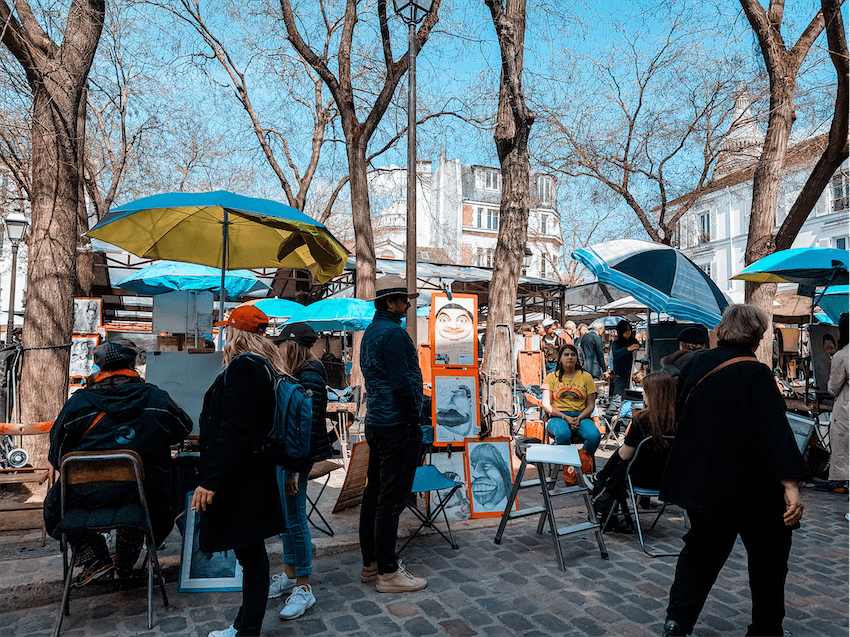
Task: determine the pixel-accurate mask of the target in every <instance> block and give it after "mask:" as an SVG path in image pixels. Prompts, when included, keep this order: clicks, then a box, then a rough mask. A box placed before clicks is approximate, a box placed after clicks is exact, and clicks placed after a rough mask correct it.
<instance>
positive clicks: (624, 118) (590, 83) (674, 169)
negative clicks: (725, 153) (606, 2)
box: [534, 14, 740, 245]
mask: <svg viewBox="0 0 850 637" xmlns="http://www.w3.org/2000/svg"><path fill="white" fill-rule="evenodd" d="M652 37H655V36H652ZM701 37H707V34H706V33H705V32H703V31H700V30H698V29H697V28H696V27H695V26H694V24H693V21H692V20H690V19H689V18H688V16H686V15H684V14H680V15H678V16H674V18H673V19H672V21H671V22H670V24H669V26H668V28H667V29H666V32H665V33H664V34H662V36H660V40H659V41H658V42H657V43H653V41H652V40H649V36H647V35H646V34H644V33H643V32H642V31H640V30H636V32H635V33H632V34H629V35H623V39H622V41H621V42H619V43H618V45H617V46H616V47H613V49H614V50H612V52H611V53H610V54H607V55H598V54H596V53H595V54H594V55H593V56H587V55H579V56H574V57H570V54H569V52H567V53H565V55H564V56H563V58H564V59H565V60H566V63H565V67H566V68H564V69H563V73H562V76H563V77H564V78H566V79H565V80H561V79H559V78H555V79H552V80H550V82H551V84H552V90H550V91H548V92H542V91H540V92H538V94H537V95H536V100H535V108H537V109H538V110H539V111H540V112H541V114H542V116H541V117H542V124H543V126H544V128H545V129H546V134H545V135H541V136H540V137H541V139H543V140H547V141H544V142H542V143H539V144H538V147H537V148H535V151H534V154H535V158H536V159H537V160H538V161H539V163H541V164H542V165H544V166H546V167H547V168H548V169H549V170H552V171H554V172H556V173H559V174H562V175H566V176H569V177H572V178H578V182H579V183H580V182H581V181H582V180H585V181H586V180H588V179H589V180H591V181H595V182H598V183H601V184H603V185H604V186H605V187H606V188H608V189H610V190H611V191H612V192H613V193H615V194H616V195H617V196H618V198H619V200H620V202H621V203H624V204H625V205H626V206H627V207H628V208H629V209H631V210H632V211H633V212H634V214H635V215H636V217H637V219H638V220H639V222H640V224H641V226H642V228H643V230H644V231H645V232H646V234H647V235H649V237H650V238H651V239H652V240H653V241H657V242H660V243H665V244H668V245H669V244H671V242H672V241H673V239H674V237H675V233H676V229H677V227H678V222H679V219H681V218H682V216H683V215H685V214H686V213H687V212H688V210H689V209H690V208H691V206H692V205H693V204H694V203H695V202H696V201H697V200H698V199H699V196H700V194H701V193H702V192H703V191H704V190H705V188H706V187H707V186H708V185H709V183H710V176H711V168H712V166H713V163H714V160H715V159H716V157H717V155H718V153H719V151H720V145H721V143H722V136H723V133H724V132H725V127H726V125H727V123H728V118H729V114H730V112H731V107H732V103H733V100H732V99H731V96H732V94H733V93H734V91H735V89H736V84H737V82H739V81H740V76H739V75H738V74H737V73H736V72H735V71H733V70H732V64H733V62H732V61H730V60H728V59H724V58H716V57H713V56H712V55H710V54H709V53H708V52H706V51H703V50H701V48H700V47H699V40H700V38H701ZM653 49H654V50H653ZM572 80H575V81H572ZM558 96H562V97H558ZM572 181H573V183H576V179H573V180H572ZM686 193H687V198H685V199H679V198H680V197H681V196H682V195H685V194H686ZM677 199H678V200H677ZM674 202H675V203H674Z"/></svg>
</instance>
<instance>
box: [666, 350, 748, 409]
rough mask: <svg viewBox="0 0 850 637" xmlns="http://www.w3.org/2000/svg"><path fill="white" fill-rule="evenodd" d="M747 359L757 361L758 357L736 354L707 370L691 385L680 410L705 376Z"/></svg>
mask: <svg viewBox="0 0 850 637" xmlns="http://www.w3.org/2000/svg"><path fill="white" fill-rule="evenodd" d="M747 361H750V362H752V363H757V362H758V359H757V358H755V357H753V356H736V357H735V358H730V359H729V360H728V361H724V362H723V363H720V365H718V366H717V367H715V368H714V369H712V370H711V371H710V372H708V373H707V374H706V375H705V376H703V377H702V378H700V379H699V380H698V381H697V382H696V384H695V385H694V386H693V387H691V391H689V392H688V397H687V398H686V399H685V404H684V405H683V407H682V411H684V410H685V407H687V404H688V401H689V400H690V399H691V396H693V394H694V391H695V390H696V388H697V387H699V384H700V383H701V382H702V381H704V380H705V379H706V378H708V377H709V376H711V375H712V374H714V373H715V372H719V371H720V370H721V369H723V368H724V367H729V366H730V365H735V364H736V363H746V362H747Z"/></svg>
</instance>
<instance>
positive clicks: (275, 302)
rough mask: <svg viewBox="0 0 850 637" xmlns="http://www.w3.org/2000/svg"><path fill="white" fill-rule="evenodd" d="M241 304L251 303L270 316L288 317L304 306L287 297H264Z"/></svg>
mask: <svg viewBox="0 0 850 637" xmlns="http://www.w3.org/2000/svg"><path fill="white" fill-rule="evenodd" d="M242 305H253V306H255V307H256V308H257V309H258V310H260V311H262V312H263V313H264V314H265V315H266V316H268V317H270V318H287V319H288V318H289V317H290V316H292V315H293V314H297V313H298V312H300V311H301V310H303V309H304V307H305V306H303V305H301V304H300V303H297V302H296V301H290V300H288V299H279V298H265V299H254V300H252V301H247V302H245V303H243V304H242Z"/></svg>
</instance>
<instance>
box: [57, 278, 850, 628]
mask: <svg viewBox="0 0 850 637" xmlns="http://www.w3.org/2000/svg"><path fill="white" fill-rule="evenodd" d="M415 296H417V295H416V294H410V293H408V292H407V286H406V282H405V281H404V280H403V279H401V278H400V277H397V276H385V277H382V278H380V279H378V280H377V282H376V293H375V306H376V313H375V317H374V319H373V321H372V323H371V324H370V325H369V327H368V328H367V329H366V331H365V333H364V335H363V339H362V342H361V347H360V365H361V370H362V373H363V377H364V381H365V386H366V400H367V411H366V420H365V437H366V442H367V443H368V446H369V451H370V453H369V462H368V468H367V482H366V488H365V490H364V493H363V500H362V504H361V510H360V525H359V540H360V551H361V555H362V570H361V573H360V579H361V582H363V583H366V584H374V585H375V589H376V591H377V592H380V593H404V592H413V591H419V590H422V589H424V588H426V587H427V586H428V582H427V580H426V579H424V578H421V577H417V576H415V575H413V574H412V573H410V572H409V571H408V570H407V569H406V568H405V567H404V565H403V564H402V562H401V560H400V559H399V557H398V553H397V551H396V542H397V536H398V524H399V516H400V514H401V512H402V511H403V509H404V507H405V504H406V502H407V500H408V498H409V497H410V492H411V487H412V484H413V479H414V474H415V470H416V467H417V466H418V465H419V463H420V461H421V452H422V429H421V410H422V405H423V377H422V372H421V370H420V367H419V360H418V356H417V351H416V348H415V346H414V343H413V341H412V340H411V339H410V337H409V336H408V334H407V332H406V331H405V330H404V329H403V328H402V327H401V319H402V317H403V316H404V315H405V314H406V312H407V309H408V308H409V306H410V302H411V300H412V299H413V298H415ZM268 323H269V320H268V317H267V316H266V315H265V314H264V313H263V312H262V311H260V310H259V309H257V308H256V307H255V306H253V305H244V306H239V307H237V308H236V309H234V310H233V311H232V312H231V313H230V314H229V315H227V316H226V318H225V319H224V320H223V321H221V322H219V323H216V325H218V326H220V327H221V328H222V329H224V330H225V336H226V344H225V346H224V350H223V369H222V371H221V373H220V374H219V375H218V376H217V377H216V379H215V381H214V382H213V384H212V386H211V387H210V388H209V389H208V391H207V392H206V395H205V396H204V402H203V410H202V412H201V416H200V419H199V433H200V435H199V446H200V463H199V467H198V477H197V482H198V483H197V486H196V487H195V489H194V493H193V495H192V498H191V506H192V508H193V509H194V510H195V511H196V514H197V515H198V524H199V526H200V549H201V550H202V551H204V552H209V553H212V552H220V551H232V552H233V553H234V555H235V557H236V559H237V560H238V562H239V564H240V565H241V567H242V573H243V584H242V604H241V606H240V608H239V610H238V612H237V614H236V616H235V618H234V619H233V622H232V624H231V625H230V626H229V627H227V628H223V629H220V630H214V631H212V632H211V633H209V635H210V637H236V636H254V635H259V634H260V633H261V630H262V624H263V618H264V616H265V612H266V608H267V605H268V600H269V599H275V598H278V597H282V596H283V595H287V597H286V600H285V603H284V606H283V608H282V610H281V611H280V617H281V619H285V620H291V619H295V618H297V617H300V616H302V615H303V614H304V613H305V612H307V611H308V610H309V609H310V608H311V607H312V606H313V605H315V603H316V597H315V595H314V593H313V589H312V587H311V585H310V575H311V556H312V541H311V537H310V531H309V526H308V524H307V515H306V493H307V480H308V476H309V473H310V469H311V467H312V465H313V464H314V463H315V462H318V461H321V460H325V459H327V458H330V457H331V454H332V451H331V440H330V438H329V434H328V428H327V425H326V417H327V411H326V409H327V391H326V385H327V377H326V374H325V370H324V367H323V365H322V363H321V361H319V360H317V359H316V357H315V356H314V355H313V353H312V346H313V345H314V344H315V343H316V340H317V334H316V333H315V332H314V331H313V330H312V329H311V328H310V327H309V326H307V325H306V324H294V325H287V326H285V327H284V329H283V330H282V332H281V333H280V334H279V335H277V336H276V337H273V338H270V337H268V336H266V330H267V328H268ZM839 327H840V333H841V335H840V338H839V341H838V343H837V344H836V350H837V352H836V353H835V355H834V358H833V375H832V377H831V379H830V391H831V392H832V393H833V394H834V395H836V396H837V397H838V404H839V405H840V404H841V401H842V400H843V410H842V409H840V408H839V409H836V413H835V418H834V419H833V429H832V437H833V441H834V444H844V447H845V452H846V446H847V444H846V440H847V408H846V402H847V391H848V390H847V382H848V379H847V341H848V339H847V315H844V316H843V317H842V322H841V323H840V326H839ZM540 328H541V330H540V333H539V334H537V335H536V336H537V337H538V338H537V339H536V344H537V346H538V347H539V349H540V350H541V351H542V352H543V353H544V357H545V360H546V375H545V378H544V381H543V386H542V401H541V403H542V408H543V410H544V411H545V412H546V413H547V414H548V416H549V418H548V422H547V429H548V432H549V434H550V435H551V437H552V438H553V439H554V443H555V444H581V445H582V450H583V451H584V452H585V454H587V455H588V456H589V457H590V458H591V459H593V458H594V453H595V451H596V449H597V447H598V445H599V442H600V437H601V436H600V430H599V429H598V428H597V426H596V425H595V424H594V422H593V420H592V419H591V415H592V413H593V411H594V409H595V407H596V397H597V393H598V383H599V381H603V380H606V379H609V378H610V381H611V392H610V393H611V397H610V398H611V404H612V405H613V409H614V410H618V409H619V403H620V401H621V400H622V398H623V395H624V393H625V390H626V388H627V387H628V386H629V383H630V381H631V380H632V363H633V358H634V353H635V351H636V350H638V349H639V348H640V347H641V346H642V343H641V334H640V332H638V333H637V334H633V328H632V326H631V325H630V324H629V323H628V322H627V321H621V322H620V323H619V324H618V325H617V326H616V334H617V336H616V339H614V340H613V341H612V342H611V343H610V347H609V354H608V360H607V361H606V357H605V352H604V349H605V345H604V341H603V335H604V331H605V328H604V326H603V325H602V324H601V323H594V324H591V325H589V326H585V325H580V326H576V325H575V324H573V323H572V322H567V323H566V324H565V326H564V329H563V330H560V327H559V326H558V325H557V323H555V321H553V320H551V319H547V320H546V321H544V322H543V324H542V325H541V326H540ZM767 329H768V320H767V317H766V316H765V315H764V314H763V313H762V312H761V311H760V310H758V309H757V308H756V307H754V306H750V305H730V306H729V307H728V308H727V309H726V311H725V312H724V315H723V318H722V321H721V322H720V324H719V325H718V326H717V328H716V332H715V333H716V335H717V339H718V345H717V347H715V348H713V349H708V348H707V339H706V338H705V333H704V332H703V331H702V330H698V329H693V328H688V329H684V330H683V331H682V332H681V333H680V334H679V335H678V345H679V349H678V350H677V351H676V352H674V353H672V354H671V355H669V356H667V357H665V358H664V359H663V360H662V361H661V362H662V370H661V371H659V372H655V373H650V374H648V375H646V376H645V378H643V380H642V383H643V395H644V408H643V409H642V410H640V411H636V412H635V413H634V415H633V419H632V422H631V427H630V429H629V430H628V432H627V433H626V437H625V440H624V444H623V446H621V447H620V448H619V449H618V451H617V452H616V453H615V454H614V456H612V458H611V459H610V460H608V462H607V463H606V465H605V468H604V469H602V470H601V471H600V472H598V473H597V474H596V487H595V488H594V496H595V497H594V500H597V499H598V498H599V496H600V494H601V493H602V492H603V491H604V490H605V489H606V488H610V489H612V490H613V489H614V488H615V487H616V485H615V482H614V481H615V480H616V479H617V476H619V478H620V479H621V478H622V467H623V466H625V464H626V463H628V462H629V461H630V460H631V458H632V457H633V455H634V453H635V450H636V449H637V447H638V446H639V445H640V444H641V441H643V440H644V439H647V442H646V443H645V445H644V447H646V449H647V451H646V453H643V452H642V453H641V457H642V458H643V460H644V462H643V464H642V465H641V467H640V468H639V470H637V471H634V472H633V473H632V474H631V475H632V478H633V479H634V480H635V481H636V484H637V486H646V487H647V488H652V489H660V494H661V498H662V499H663V500H665V501H667V502H671V503H674V504H677V505H679V506H681V507H683V508H684V509H685V510H686V511H687V513H688V516H689V519H690V524H691V526H690V529H689V531H688V532H687V534H686V535H685V537H684V543H685V545H684V549H683V550H682V552H681V554H680V556H679V560H678V563H677V566H676V574H675V579H674V581H673V584H672V586H671V589H670V593H669V603H668V607H667V615H666V622H665V624H664V628H663V634H664V636H665V637H675V636H678V635H689V634H690V633H691V632H692V630H693V627H694V624H695V623H696V621H697V618H698V616H699V614H700V612H701V610H702V607H703V605H704V603H705V600H706V598H707V596H708V594H709V591H710V590H711V588H712V586H713V584H714V581H715V579H716V577H717V575H718V573H719V571H720V569H721V568H722V566H723V564H724V563H725V561H726V559H727V558H728V556H729V554H730V551H731V549H732V546H733V544H734V542H735V540H736V538H737V537H739V536H740V537H741V539H742V541H743V543H744V547H745V549H746V550H747V553H748V556H749V575H750V587H751V589H752V591H753V596H752V597H753V602H752V604H753V609H752V623H751V625H750V627H749V630H748V632H747V634H748V635H777V634H782V619H783V617H784V596H783V590H784V582H785V577H786V574H787V572H788V556H789V551H790V547H791V540H792V531H793V529H795V528H797V526H798V525H799V521H800V519H801V518H802V516H803V511H804V507H803V503H802V501H801V498H800V491H799V486H798V485H799V481H800V480H801V479H803V478H804V477H806V467H805V465H804V463H803V461H802V457H801V454H800V451H799V449H798V448H797V445H796V442H795V439H794V436H793V433H792V432H791V429H790V427H789V425H788V422H787V420H786V418H785V404H784V401H783V399H782V397H781V395H780V393H779V391H778V389H777V385H776V383H775V381H774V378H773V374H772V370H771V369H770V368H769V367H767V366H765V365H763V364H761V363H759V362H758V361H757V360H756V358H755V355H754V352H755V350H756V348H757V347H758V345H759V343H760V341H761V339H762V337H763V335H764V333H765V332H766V331H767ZM522 332H523V334H522V335H521V337H522V338H523V339H525V343H526V344H530V343H529V341H530V340H531V341H533V340H534V339H533V337H534V336H535V335H534V334H532V333H531V332H532V330H531V329H530V328H528V327H527V326H524V327H523V329H522ZM138 353H139V351H138V349H137V348H135V346H134V345H133V344H132V343H130V342H115V341H110V342H107V343H105V344H103V345H101V346H99V347H97V348H96V349H95V350H94V365H93V373H92V375H91V376H90V377H89V379H88V382H87V385H86V387H85V388H84V389H82V390H79V391H78V392H76V393H75V394H74V395H73V396H72V397H71V399H70V400H69V401H68V403H67V404H66V406H65V408H64V409H63V411H62V413H61V414H60V416H59V417H58V418H57V420H56V424H55V425H54V428H53V431H52V432H51V449H50V461H51V463H52V464H53V465H54V466H56V467H58V465H59V463H60V459H61V457H62V456H63V455H64V454H66V453H68V452H69V451H74V450H88V449H116V448H117V449H121V448H127V449H133V450H136V451H138V452H139V453H140V455H141V456H142V459H143V461H144V465H145V476H146V477H145V491H146V493H148V492H149V493H150V497H149V498H148V502H149V503H151V505H152V510H151V518H152V520H153V521H154V527H155V529H154V532H155V535H156V538H157V542H159V541H161V540H162V539H164V537H165V536H166V535H167V534H168V533H169V532H170V531H171V529H172V527H173V523H174V519H175V516H176V514H177V510H176V508H175V507H171V508H169V507H168V506H167V504H164V503H171V502H174V501H175V498H174V497H173V494H168V493H165V491H167V490H168V489H169V488H170V487H171V485H172V484H173V481H172V480H171V477H172V474H173V471H174V466H173V461H172V457H171V452H170V449H171V447H172V446H173V445H175V444H177V443H179V442H181V441H182V440H183V439H184V438H185V437H186V436H187V435H188V434H189V432H190V431H191V420H190V419H189V418H188V416H187V415H186V414H185V412H183V411H182V410H181V409H180V408H179V407H178V406H177V405H176V404H175V403H174V402H173V401H172V400H171V399H170V397H169V396H168V394H167V393H166V392H164V391H162V390H161V389H158V388H156V387H154V386H153V385H150V384H148V383H146V382H144V381H143V380H142V379H141V378H140V377H139V374H138V373H137V372H135V369H134V368H135V360H136V356H137V354H138ZM281 376H282V377H286V378H289V379H292V380H294V381H297V382H298V383H299V384H300V385H301V386H302V387H303V388H304V389H305V392H306V394H307V395H308V396H309V397H310V399H311V406H312V427H311V431H310V434H311V435H310V451H309V453H308V455H307V456H306V457H305V458H303V459H301V460H299V461H297V462H292V463H289V464H285V465H281V464H279V463H278V462H277V461H276V460H275V459H273V458H271V457H269V456H268V455H266V454H264V453H263V452H262V449H263V442H264V439H265V437H266V435H267V434H268V432H269V431H270V430H271V428H272V423H273V421H274V416H275V408H276V403H275V383H276V378H278V377H281ZM753 413H758V414H759V417H758V418H752V417H751V414H753ZM756 442H758V445H759V446H760V449H761V451H760V452H759V453H752V448H753V444H755V443H756ZM488 451H489V450H488V449H487V448H485V447H484V446H481V447H478V448H476V449H475V453H476V454H477V455H476V457H475V458H473V459H472V460H473V465H474V466H475V471H476V475H475V479H476V480H477V481H478V483H479V484H478V486H477V487H475V488H476V489H478V490H479V491H480V492H481V493H480V494H479V495H480V496H481V497H482V498H483V497H484V496H485V495H486V496H489V497H490V500H492V501H493V502H494V503H495V504H494V507H495V509H494V510H498V509H499V508H503V507H504V506H506V504H507V503H506V495H507V491H508V490H509V486H510V475H509V473H508V474H507V475H501V474H498V473H496V472H491V473H488V470H487V466H491V467H494V466H496V465H497V464H498V463H496V462H495V461H494V460H493V459H492V458H489V457H488V456H487V454H486V453H485V452H488ZM485 465H486V466H485ZM832 466H833V470H832V471H831V473H830V479H833V478H834V479H836V480H842V479H843V480H844V481H846V480H847V459H846V453H845V455H844V456H843V457H842V456H841V455H840V454H837V455H836V456H835V459H834V464H833V465H832ZM618 467H620V468H619V469H618ZM718 467H722V470H719V471H718ZM592 471H595V468H593V469H592ZM503 473H504V472H503ZM491 474H492V475H491ZM488 481H489V482H488ZM489 483H492V485H490V484H489ZM487 489H489V491H487ZM498 489H501V490H498ZM485 491H486V493H485ZM491 491H492V493H491ZM89 497H90V498H91V497H93V496H92V494H89ZM178 500H179V498H178ZM483 501H484V500H482V502H483ZM78 504H79V503H78ZM82 505H83V506H86V505H89V506H92V507H95V506H97V496H96V494H95V496H94V499H93V500H90V501H89V502H88V504H86V502H83V503H82ZM45 521H46V524H47V529H48V532H50V533H51V534H54V535H57V533H58V532H57V524H58V521H59V512H58V508H57V494H56V488H54V489H53V490H52V491H51V494H50V495H49V496H48V498H47V500H46V502H45ZM278 535H279V536H280V537H281V540H282V546H283V555H282V558H283V560H282V561H283V565H284V566H283V572H282V573H280V574H274V575H272V574H271V573H270V565H269V557H268V554H267V552H266V544H265V541H266V539H268V538H270V537H274V536H278ZM69 539H70V541H71V542H72V543H73V544H74V546H75V547H76V548H77V556H78V565H79V566H81V573H80V575H79V576H78V580H77V583H78V584H79V585H83V584H85V583H87V582H89V581H92V580H93V579H97V578H101V577H106V576H107V575H108V574H110V573H111V574H113V575H114V576H115V577H117V578H124V577H129V576H131V575H132V574H133V568H134V565H135V562H136V560H137V558H138V554H139V549H140V548H141V539H140V537H138V534H134V533H120V534H119V541H118V545H117V546H116V549H115V555H114V556H110V555H109V552H108V549H107V546H106V543H105V542H104V541H103V536H101V535H98V534H94V533H91V534H79V535H76V536H73V537H71V538H69Z"/></svg>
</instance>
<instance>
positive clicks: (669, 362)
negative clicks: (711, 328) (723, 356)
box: [661, 326, 708, 382]
mask: <svg viewBox="0 0 850 637" xmlns="http://www.w3.org/2000/svg"><path fill="white" fill-rule="evenodd" d="M677 340H678V341H679V349H677V350H676V351H675V352H673V353H672V354H670V355H668V356H665V357H664V358H662V359H661V371H662V372H665V373H667V374H670V376H672V377H673V379H674V380H676V381H677V382H678V378H679V374H680V373H681V371H682V369H684V367H685V364H686V363H687V362H688V361H689V360H691V359H692V358H693V357H694V355H695V354H696V353H697V352H699V351H700V350H704V349H707V347H708V335H707V334H706V333H705V328H702V327H701V326H700V327H686V328H685V329H683V330H682V331H681V332H679V336H678V337H677Z"/></svg>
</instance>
